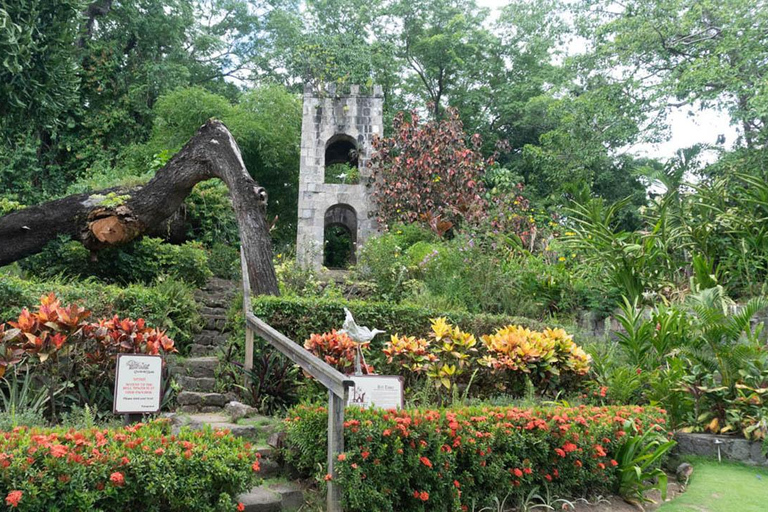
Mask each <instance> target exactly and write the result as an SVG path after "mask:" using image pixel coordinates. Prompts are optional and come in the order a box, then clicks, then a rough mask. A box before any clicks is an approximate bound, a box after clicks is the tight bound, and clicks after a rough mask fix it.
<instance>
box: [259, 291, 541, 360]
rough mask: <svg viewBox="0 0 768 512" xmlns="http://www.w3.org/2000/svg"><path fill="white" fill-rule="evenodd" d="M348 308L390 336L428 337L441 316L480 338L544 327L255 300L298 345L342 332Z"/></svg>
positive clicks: (397, 307) (368, 305)
mask: <svg viewBox="0 0 768 512" xmlns="http://www.w3.org/2000/svg"><path fill="white" fill-rule="evenodd" d="M345 307H346V308H348V309H349V310H350V311H351V312H352V313H353V314H354V316H355V320H356V321H357V323H358V324H359V325H367V326H368V327H371V328H374V327H375V328H378V329H384V330H386V331H387V335H389V334H403V335H409V336H410V335H413V336H427V335H428V334H429V332H430V325H431V323H430V319H431V318H437V317H441V316H442V317H446V318H447V319H448V320H449V321H450V322H451V323H453V324H454V325H457V326H459V327H461V329H462V330H464V331H466V332H470V333H473V334H475V333H476V334H478V335H480V334H486V333H489V332H493V330H494V329H496V328H499V327H503V326H505V325H509V324H516V325H522V326H525V327H530V328H532V329H543V327H544V326H543V325H542V324H540V323H539V322H537V321H535V320H530V319H528V318H518V317H510V316H501V315H486V314H470V313H464V312H456V311H437V310H433V309H427V308H421V307H418V306H413V305H402V304H391V303H387V302H369V301H354V300H351V301H350V300H343V299H325V298H300V297H267V296H264V297H256V298H254V300H253V311H254V313H255V314H256V316H258V317H259V318H261V319H262V320H264V321H265V322H267V323H268V324H269V325H271V326H272V327H274V328H275V329H277V330H278V331H280V332H282V333H283V334H285V335H286V336H288V337H289V338H291V339H292V340H294V341H296V342H299V343H303V342H304V340H306V339H308V338H309V337H310V335H312V334H315V333H323V332H330V331H331V330H332V329H340V328H341V325H342V324H343V323H344V308H345ZM386 339H387V336H384V335H382V336H379V337H377V338H376V339H374V342H373V344H372V347H371V348H372V349H374V348H381V346H382V345H383V343H384V342H385V341H386Z"/></svg>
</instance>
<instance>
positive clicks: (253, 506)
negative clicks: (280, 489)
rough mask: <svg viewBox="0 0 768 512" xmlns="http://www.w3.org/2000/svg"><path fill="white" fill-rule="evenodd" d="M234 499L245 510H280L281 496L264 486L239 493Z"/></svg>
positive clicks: (270, 511)
mask: <svg viewBox="0 0 768 512" xmlns="http://www.w3.org/2000/svg"><path fill="white" fill-rule="evenodd" d="M235 501H237V502H238V503H242V504H243V505H244V506H245V508H244V509H243V510H244V511H245V512H281V511H282V510H283V497H282V496H281V495H280V494H279V493H277V492H274V491H271V490H269V489H267V488H266V487H255V488H254V489H251V491H250V492H247V493H245V494H241V495H240V496H238V497H237V498H236V499H235Z"/></svg>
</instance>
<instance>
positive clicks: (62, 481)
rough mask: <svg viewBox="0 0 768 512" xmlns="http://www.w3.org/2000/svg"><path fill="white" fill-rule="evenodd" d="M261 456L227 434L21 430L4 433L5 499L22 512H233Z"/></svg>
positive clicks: (162, 423)
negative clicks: (238, 497) (111, 511)
mask: <svg viewBox="0 0 768 512" xmlns="http://www.w3.org/2000/svg"><path fill="white" fill-rule="evenodd" d="M258 457H259V455H258V453H257V451H256V449H255V448H254V447H252V446H250V444H248V443H246V442H245V441H243V440H242V439H239V438H235V437H233V436H231V435H229V433H228V432H225V431H216V432H214V431H210V430H207V431H198V432H192V431H189V430H186V429H183V430H182V431H181V432H180V433H179V434H176V435H172V434H171V428H170V422H169V421H168V420H157V421H155V422H152V423H149V424H146V425H144V424H137V425H133V426H128V427H125V428H121V429H98V428H94V429H91V430H86V431H75V430H65V429H61V428H59V429H27V428H17V429H14V431H13V432H6V433H4V434H2V435H0V498H4V499H5V504H6V505H8V506H9V507H13V508H17V509H18V510H21V511H30V512H32V511H39V512H46V511H49V510H58V511H60V512H76V511H77V512H80V511H83V510H166V511H179V512H181V511H185V512H186V511H188V510H194V511H210V512H213V511H232V510H235V506H236V503H235V502H234V497H235V496H236V495H238V494H240V493H241V492H243V491H245V490H248V489H249V488H251V487H252V486H253V485H255V484H256V483H257V480H258V470H259V465H258Z"/></svg>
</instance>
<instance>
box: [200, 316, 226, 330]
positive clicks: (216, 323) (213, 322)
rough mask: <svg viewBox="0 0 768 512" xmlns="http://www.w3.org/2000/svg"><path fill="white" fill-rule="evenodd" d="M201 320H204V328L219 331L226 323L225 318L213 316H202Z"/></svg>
mask: <svg viewBox="0 0 768 512" xmlns="http://www.w3.org/2000/svg"><path fill="white" fill-rule="evenodd" d="M203 320H205V327H204V328H205V329H208V330H210V331H220V332H224V328H225V327H226V325H227V319H226V317H224V318H219V317H215V316H206V317H203Z"/></svg>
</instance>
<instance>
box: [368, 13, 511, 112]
mask: <svg viewBox="0 0 768 512" xmlns="http://www.w3.org/2000/svg"><path fill="white" fill-rule="evenodd" d="M385 12H386V14H387V16H388V18H389V20H390V21H389V26H388V30H387V33H382V34H381V37H382V39H386V40H389V41H390V42H391V43H392V45H393V46H394V47H395V48H397V54H398V56H399V57H400V58H401V59H402V60H403V63H404V66H405V70H406V72H405V74H404V77H405V82H404V92H405V93H406V94H410V95H413V96H415V99H416V101H415V103H416V104H419V105H425V104H431V105H432V112H431V115H432V116H433V117H434V118H435V119H439V118H440V116H441V113H442V111H443V110H444V109H445V107H446V106H448V105H452V100H453V99H454V97H458V96H459V95H463V96H464V98H465V99H466V98H467V95H469V94H470V92H471V91H473V90H476V89H477V88H481V87H482V86H483V84H484V83H487V70H488V68H489V66H490V65H491V64H492V63H494V62H496V63H498V52H497V43H498V41H497V39H496V38H495V37H494V36H493V35H492V34H491V33H490V31H488V30H487V29H485V28H484V27H483V24H484V23H485V21H486V20H487V18H488V10H487V9H481V8H479V7H478V6H477V4H476V3H475V1H474V0H415V1H413V0H396V1H394V2H392V3H391V4H390V5H389V6H388V7H387V10H386V11H385ZM392 27H398V28H399V30H398V29H395V31H391V30H392Z"/></svg>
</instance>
